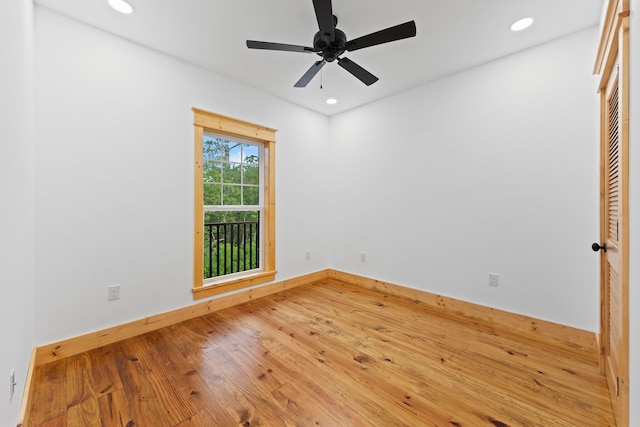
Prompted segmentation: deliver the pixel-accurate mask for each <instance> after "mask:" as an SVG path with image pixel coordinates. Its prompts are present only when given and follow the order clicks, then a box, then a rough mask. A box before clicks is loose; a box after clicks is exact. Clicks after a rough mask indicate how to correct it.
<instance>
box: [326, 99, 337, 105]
mask: <svg viewBox="0 0 640 427" xmlns="http://www.w3.org/2000/svg"><path fill="white" fill-rule="evenodd" d="M337 103H338V100H337V99H335V98H329V99H327V104H329V105H334V104H337Z"/></svg>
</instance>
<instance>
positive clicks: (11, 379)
mask: <svg viewBox="0 0 640 427" xmlns="http://www.w3.org/2000/svg"><path fill="white" fill-rule="evenodd" d="M16 385H18V383H17V382H16V370H15V369H12V370H11V375H9V400H11V399H13V395H14V394H15V392H16Z"/></svg>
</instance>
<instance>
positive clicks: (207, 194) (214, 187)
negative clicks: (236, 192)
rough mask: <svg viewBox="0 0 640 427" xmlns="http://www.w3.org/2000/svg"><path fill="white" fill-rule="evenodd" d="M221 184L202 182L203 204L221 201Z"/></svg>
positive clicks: (216, 203) (214, 203) (213, 203)
mask: <svg viewBox="0 0 640 427" xmlns="http://www.w3.org/2000/svg"><path fill="white" fill-rule="evenodd" d="M221 191H222V189H221V185H220V184H206V183H205V184H204V204H205V205H219V204H220V202H221Z"/></svg>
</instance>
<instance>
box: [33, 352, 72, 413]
mask: <svg viewBox="0 0 640 427" xmlns="http://www.w3.org/2000/svg"><path fill="white" fill-rule="evenodd" d="M66 375H67V360H60V361H57V362H54V363H49V364H47V365H42V366H39V367H37V368H36V370H35V372H34V377H35V378H37V381H34V384H33V398H32V399H31V401H30V402H29V405H30V409H29V410H30V411H31V414H32V415H31V417H30V420H31V422H32V423H33V424H34V425H40V424H44V423H45V422H46V421H49V420H53V419H55V418H60V419H62V418H61V417H62V416H63V415H64V420H65V422H66V413H67V395H66Z"/></svg>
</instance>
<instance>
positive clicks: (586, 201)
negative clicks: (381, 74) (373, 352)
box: [330, 27, 599, 331]
mask: <svg viewBox="0 0 640 427" xmlns="http://www.w3.org/2000/svg"><path fill="white" fill-rule="evenodd" d="M597 43H598V31H597V28H595V27H594V28H592V29H589V30H585V31H582V32H580V33H577V34H574V35H572V36H569V37H566V38H563V39H559V40H556V41H554V42H551V43H548V44H545V45H542V46H539V47H536V48H533V49H530V50H527V51H525V52H522V53H519V54H516V55H513V56H509V57H506V58H503V59H501V60H498V61H495V62H491V63H488V64H485V65H482V66H480V67H477V68H473V69H470V70H467V71H464V72H461V73H459V74H456V75H452V76H449V77H447V78H443V79H441V80H438V81H435V82H432V83H430V84H427V85H424V86H422V87H419V88H416V89H414V90H411V91H408V92H405V93H401V94H398V95H396V96H394V97H391V98H388V99H385V100H382V101H379V102H376V103H373V104H370V105H368V106H364V107H362V108H358V109H356V110H352V111H349V112H345V113H343V114H340V115H337V116H334V117H332V118H331V121H330V123H331V188H332V195H333V196H332V203H331V207H330V215H331V220H330V226H331V233H332V246H331V267H332V268H335V269H338V270H344V271H348V272H351V273H355V274H360V275H364V276H368V277H373V278H376V279H380V280H386V281H389V282H392V283H397V284H400V285H404V286H409V287H414V288H418V289H423V290H426V291H429V292H433V293H438V294H442V295H447V296H450V297H454V298H459V299H462V300H466V301H471V302H474V303H479V304H482V305H486V306H490V307H496V308H500V309H504V310H508V311H513V312H518V313H522V314H526V315H530V316H533V317H536V318H541V319H547V320H550V321H554V322H558V323H562V324H566V325H571V326H575V327H579V328H583V329H586V330H591V331H596V330H597V329H598V312H599V308H598V307H599V304H598V301H599V299H598V298H599V295H598V292H599V288H598V257H597V254H594V253H593V252H592V251H591V249H590V245H591V243H592V242H593V241H595V240H597V236H598V224H599V222H598V214H599V207H598V188H599V184H598V183H599V181H598V179H599V178H598V173H599V156H598V135H599V133H598V132H599V131H598V117H599V116H598V98H597V95H596V80H595V78H594V77H593V76H592V75H591V70H592V68H593V61H594V58H595V50H596V48H597ZM360 252H366V253H367V262H365V263H363V262H361V261H360ZM489 272H494V273H498V274H499V275H500V284H499V287H497V288H492V287H489V286H488V285H487V283H488V273H489Z"/></svg>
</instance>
